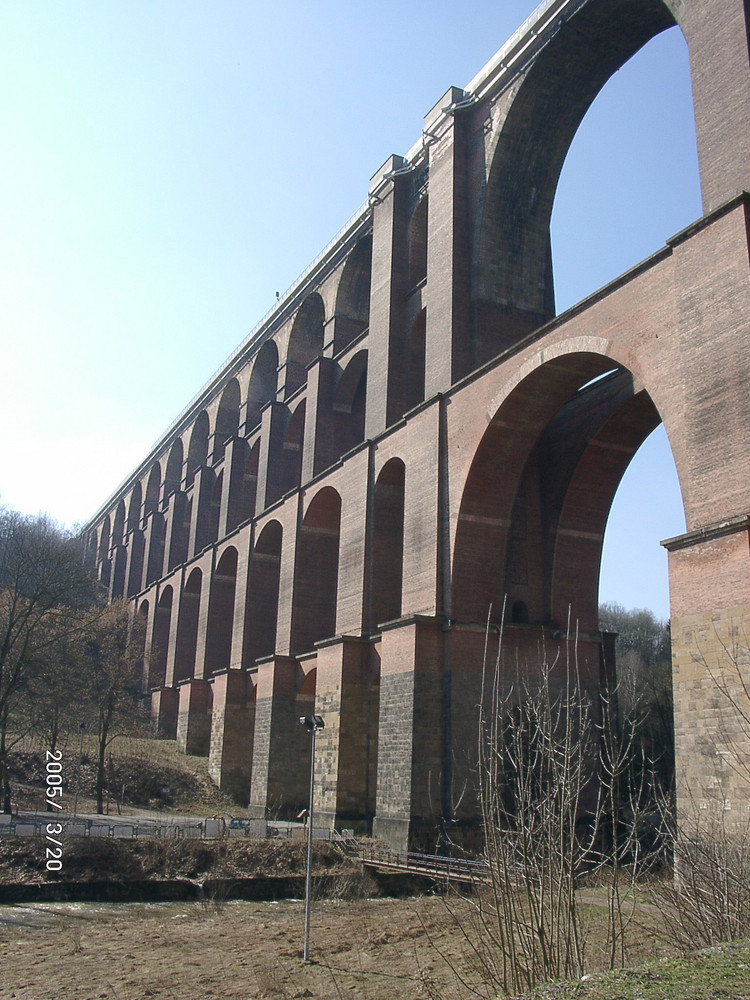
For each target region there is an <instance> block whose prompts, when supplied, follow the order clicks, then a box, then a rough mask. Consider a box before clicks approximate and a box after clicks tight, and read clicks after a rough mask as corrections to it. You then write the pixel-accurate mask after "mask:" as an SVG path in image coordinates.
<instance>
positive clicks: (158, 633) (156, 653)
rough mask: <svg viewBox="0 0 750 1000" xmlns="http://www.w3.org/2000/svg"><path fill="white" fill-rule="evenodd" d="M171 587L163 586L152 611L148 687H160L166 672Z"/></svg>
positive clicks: (149, 688) (170, 619)
mask: <svg viewBox="0 0 750 1000" xmlns="http://www.w3.org/2000/svg"><path fill="white" fill-rule="evenodd" d="M172 596H173V591H172V587H165V588H164V589H163V590H162V592H161V594H160V595H159V601H158V603H157V605H156V608H155V611H154V632H153V638H152V640H151V654H150V656H149V668H148V688H147V690H151V689H152V688H158V687H161V686H162V685H163V684H164V681H165V678H166V674H167V652H168V650H169V632H170V626H171V623H172Z"/></svg>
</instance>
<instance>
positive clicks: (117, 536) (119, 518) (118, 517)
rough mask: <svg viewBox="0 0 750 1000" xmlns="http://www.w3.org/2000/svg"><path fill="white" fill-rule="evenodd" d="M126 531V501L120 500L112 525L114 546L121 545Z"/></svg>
mask: <svg viewBox="0 0 750 1000" xmlns="http://www.w3.org/2000/svg"><path fill="white" fill-rule="evenodd" d="M124 530H125V501H124V500H122V499H121V500H120V502H119V503H118V504H117V507H116V508H115V517H114V522H113V525H112V544H113V545H121V544H122V536H123V533H124Z"/></svg>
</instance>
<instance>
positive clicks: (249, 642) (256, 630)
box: [242, 521, 284, 666]
mask: <svg viewBox="0 0 750 1000" xmlns="http://www.w3.org/2000/svg"><path fill="white" fill-rule="evenodd" d="M283 538H284V531H283V528H282V527H281V525H280V524H279V522H278V521H269V522H268V524H266V525H264V527H263V530H262V531H261V532H260V534H259V535H258V539H257V541H256V543H255V547H254V549H253V554H252V559H251V562H250V574H249V578H248V599H247V604H246V606H245V640H244V648H243V651H242V663H243V665H244V666H252V665H253V664H254V663H255V661H256V660H259V659H262V658H263V657H264V656H271V654H272V653H274V652H275V648H276V624H277V619H278V613H279V581H280V577H281V546H282V542H283Z"/></svg>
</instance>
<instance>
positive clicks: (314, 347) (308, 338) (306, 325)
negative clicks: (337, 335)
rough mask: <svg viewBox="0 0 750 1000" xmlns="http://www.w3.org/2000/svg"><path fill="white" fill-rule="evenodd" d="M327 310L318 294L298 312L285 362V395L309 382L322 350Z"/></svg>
mask: <svg viewBox="0 0 750 1000" xmlns="http://www.w3.org/2000/svg"><path fill="white" fill-rule="evenodd" d="M324 324H325V308H324V306H323V299H322V298H321V297H320V296H319V295H318V293H317V292H313V294H312V295H308V296H307V298H306V299H305V301H304V302H303V303H302V305H301V306H300V307H299V310H298V311H297V315H296V316H295V318H294V324H293V326H292V332H291V334H290V335H289V347H288V349H287V358H286V395H287V397H289V396H291V395H292V393H294V392H296V390H297V389H299V387H300V386H301V385H304V384H305V382H306V381H307V366H308V365H309V364H311V362H313V361H314V360H315V358H317V357H318V355H319V354H320V353H321V351H322V350H323V335H324Z"/></svg>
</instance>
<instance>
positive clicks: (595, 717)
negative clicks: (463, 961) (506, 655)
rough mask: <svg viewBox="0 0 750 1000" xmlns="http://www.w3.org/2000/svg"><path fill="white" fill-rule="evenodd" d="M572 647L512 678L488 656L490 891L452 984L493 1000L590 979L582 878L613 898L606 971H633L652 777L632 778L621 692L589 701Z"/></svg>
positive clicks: (471, 905) (637, 772) (485, 799)
mask: <svg viewBox="0 0 750 1000" xmlns="http://www.w3.org/2000/svg"><path fill="white" fill-rule="evenodd" d="M488 634H489V629H488ZM568 636H569V639H568V641H567V642H566V643H565V646H564V649H563V652H562V653H561V654H560V655H558V656H557V657H555V658H554V659H552V660H551V661H550V660H549V659H548V657H547V656H546V653H545V651H544V650H541V655H540V663H539V665H538V666H536V667H533V668H532V669H529V667H528V665H524V666H523V669H522V668H521V666H520V665H517V666H516V668H515V670H513V671H512V672H510V675H509V672H508V671H507V670H505V671H504V670H503V668H502V667H501V655H500V651H498V655H497V658H496V661H495V665H494V670H487V667H486V659H487V657H486V653H485V674H484V676H483V691H484V692H485V696H484V698H483V703H482V705H481V709H480V724H479V742H478V761H479V785H480V803H481V810H482V819H483V826H484V833H485V856H486V861H487V863H488V867H489V880H488V884H487V885H486V886H481V885H477V886H476V887H475V891H474V892H473V893H472V894H471V895H470V896H467V897H465V898H464V899H463V900H462V901H461V902H460V904H456V905H455V906H453V912H454V915H455V917H456V922H457V924H458V926H459V927H460V929H461V932H462V934H463V937H464V941H465V945H466V953H467V973H466V974H465V975H464V974H463V973H462V972H461V971H460V970H456V973H457V975H458V976H462V975H464V979H465V980H466V982H465V985H466V986H467V987H471V989H472V991H473V992H475V993H480V994H481V992H482V991H483V993H484V995H486V996H495V995H497V994H498V993H499V992H503V993H506V994H507V993H514V994H515V993H518V992H521V991H524V990H528V989H530V988H531V987H533V986H534V985H536V984H538V983H540V982H544V981H548V980H551V979H571V978H580V976H581V975H583V973H584V971H585V969H586V960H587V956H586V946H587V939H588V934H589V927H588V924H587V918H586V915H585V908H584V907H582V906H581V905H580V902H579V892H578V889H579V887H580V886H581V884H582V883H583V880H584V879H586V878H588V879H593V878H596V879H597V881H598V882H599V884H601V882H602V881H604V883H605V884H606V886H607V890H608V917H607V944H606V949H607V964H609V965H610V966H611V967H614V966H616V965H618V964H624V962H625V937H626V934H625V932H626V930H627V927H628V925H629V923H630V921H631V920H632V918H633V913H634V905H635V904H634V894H633V891H632V890H633V883H634V881H635V879H636V878H637V877H638V875H639V874H640V872H641V870H642V868H643V865H644V864H645V856H644V852H643V850H642V848H641V839H640V836H639V827H640V826H641V824H642V821H643V816H644V814H645V811H646V808H647V805H648V801H649V787H648V780H647V775H648V768H647V767H646V766H645V765H644V763H643V762H641V765H640V766H638V767H634V766H633V763H634V762H633V755H634V748H635V747H636V746H637V745H638V743H637V741H636V739H635V728H634V726H630V727H625V728H624V729H623V728H621V727H620V726H619V721H618V718H617V697H616V691H609V690H602V691H596V690H591V689H587V688H586V685H585V684H584V683H583V681H582V678H581V674H580V671H579V664H578V658H577V653H578V642H577V636H576V634H575V631H571V629H570V628H569V629H568ZM447 905H449V906H451V905H452V904H451V903H450V902H449V903H448V904H447ZM477 982H480V983H481V984H482V987H481V988H479V987H477V985H476V984H477Z"/></svg>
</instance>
